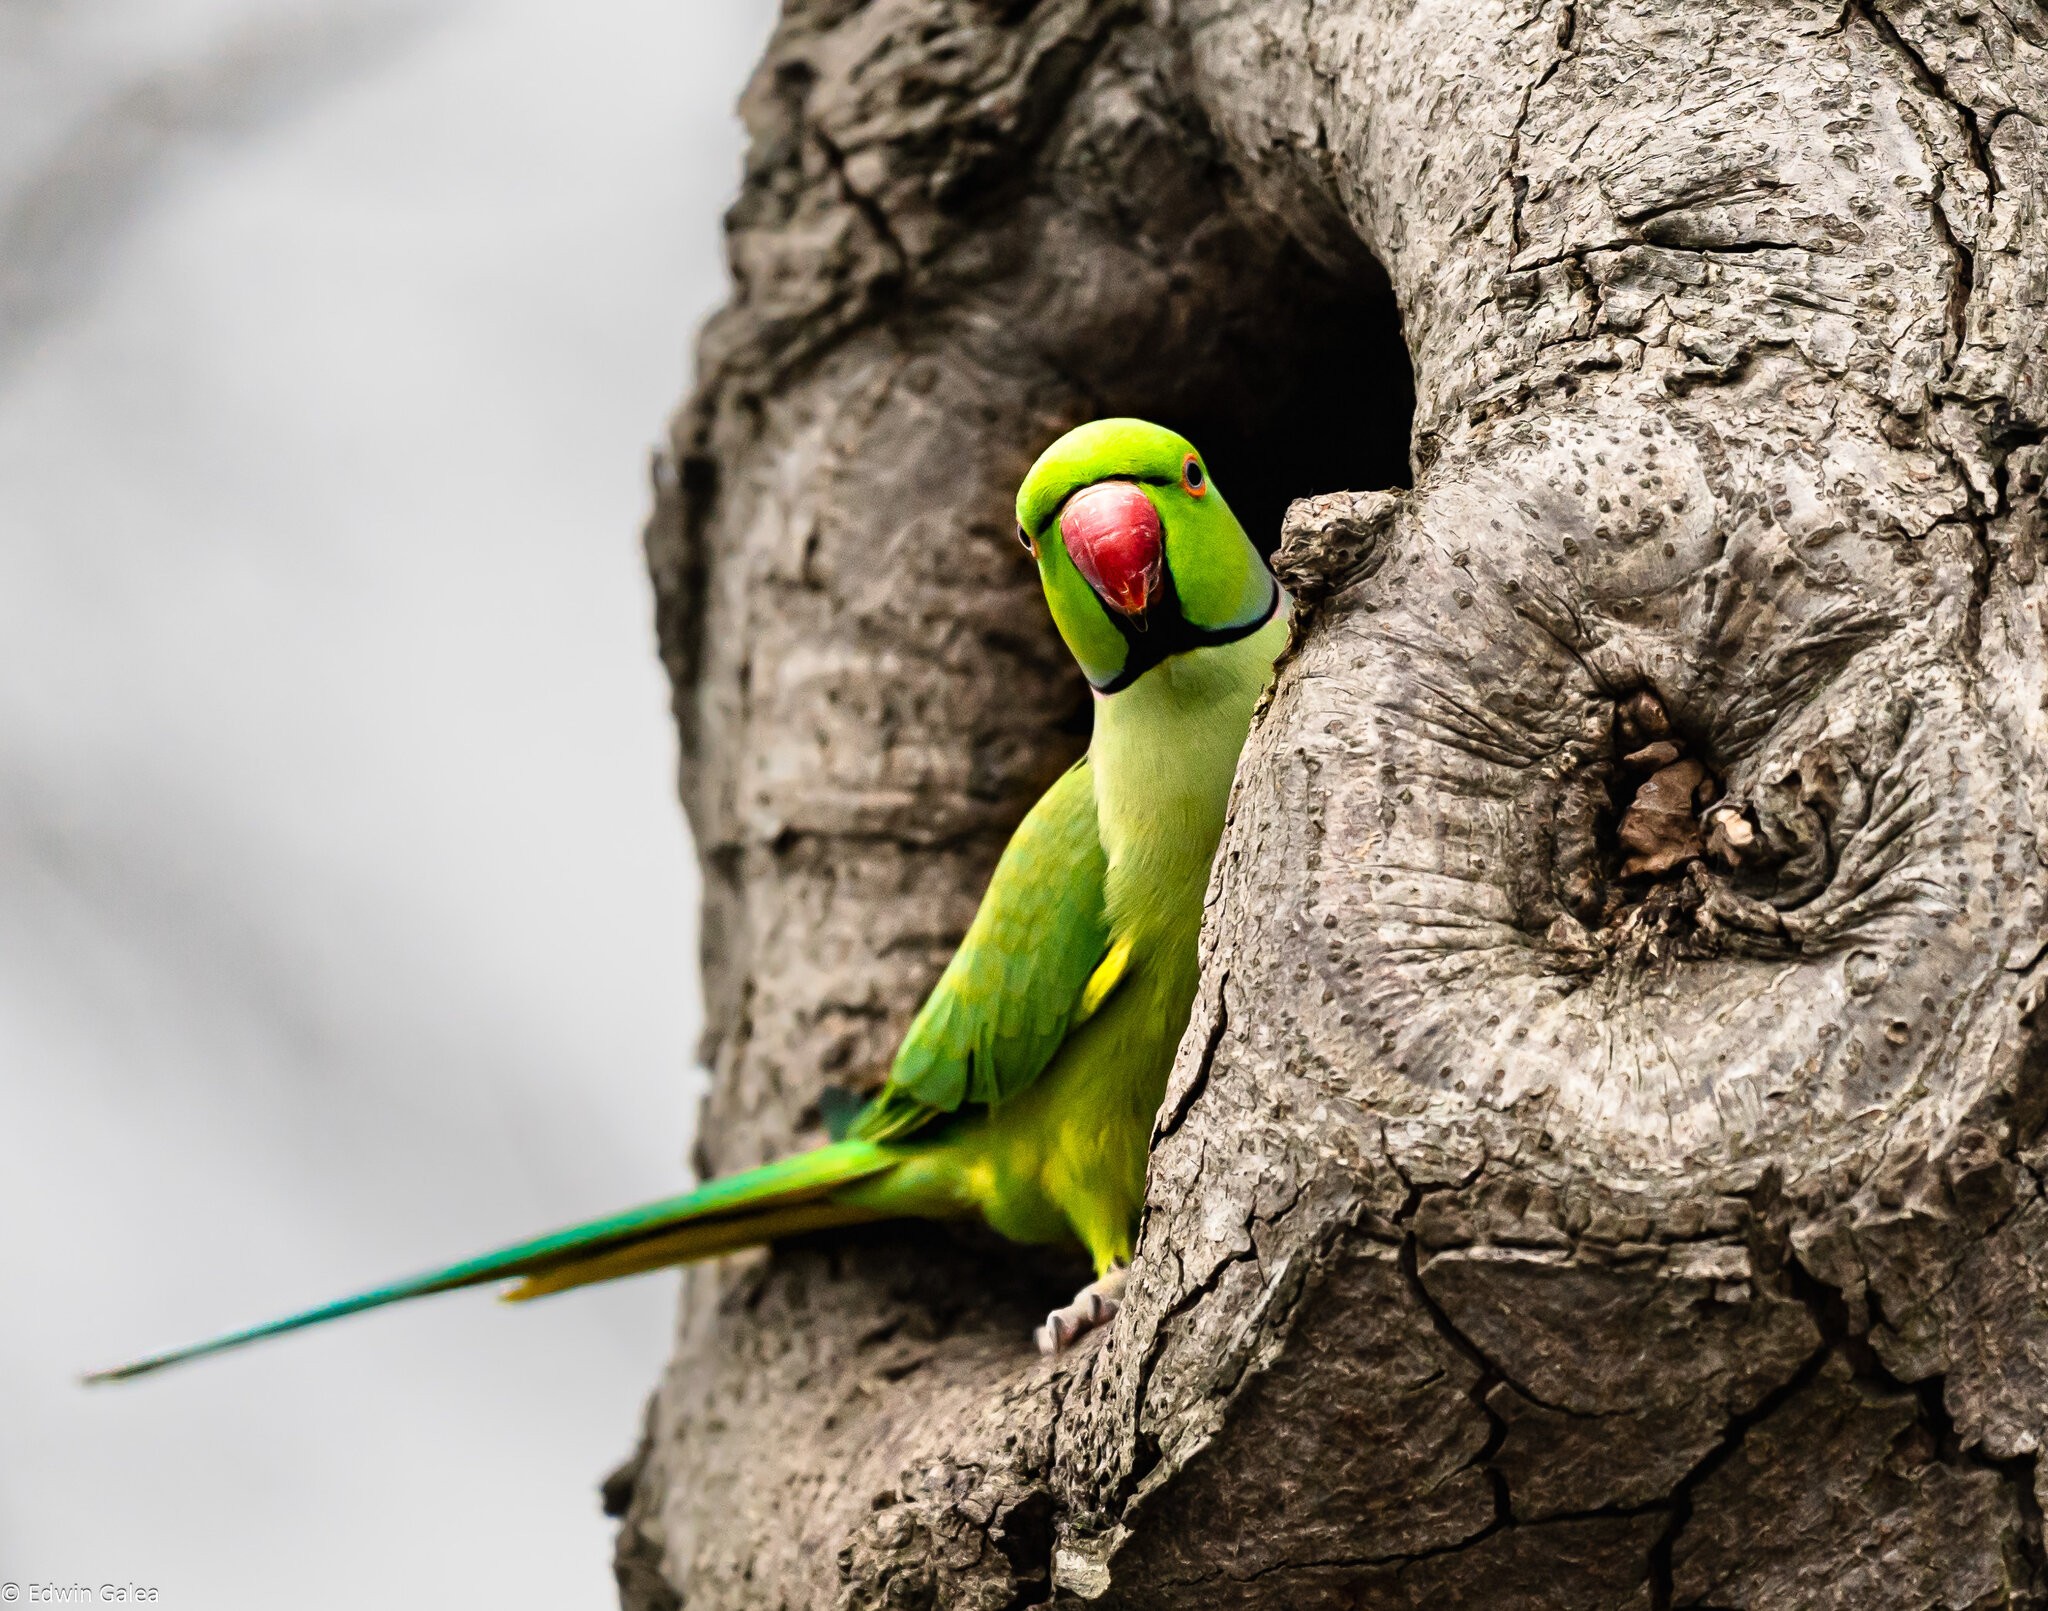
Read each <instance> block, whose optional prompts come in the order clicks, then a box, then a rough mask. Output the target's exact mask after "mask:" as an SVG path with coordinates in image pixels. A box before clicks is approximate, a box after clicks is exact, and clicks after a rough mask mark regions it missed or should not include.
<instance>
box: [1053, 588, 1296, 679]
mask: <svg viewBox="0 0 2048 1611" xmlns="http://www.w3.org/2000/svg"><path fill="white" fill-rule="evenodd" d="M1160 569H1161V573H1162V574H1161V576H1160V579H1159V589H1158V591H1157V593H1156V594H1155V595H1154V596H1153V599H1152V602H1151V604H1150V605H1149V606H1148V607H1147V608H1146V609H1145V610H1144V611H1143V613H1141V614H1139V615H1136V616H1129V615H1124V614H1121V613H1120V612H1118V611H1116V610H1104V611H1103V612H1102V613H1103V614H1104V615H1106V616H1108V617H1109V619H1110V621H1111V622H1112V623H1113V624H1114V625H1115V627H1116V629H1117V631H1119V632H1121V633H1122V634H1123V639H1124V646H1125V651H1126V652H1125V654H1124V663H1123V667H1122V669H1121V670H1119V671H1118V672H1117V674H1116V675H1115V676H1114V677H1112V678H1110V679H1109V680H1108V681H1107V682H1097V681H1096V680H1095V679H1094V678H1093V677H1090V678H1089V679H1088V685H1089V687H1091V688H1093V689H1094V690H1095V691H1096V692H1097V693H1098V694H1115V693H1121V692H1122V691H1123V690H1124V689H1126V688H1128V687H1130V685H1131V684H1132V683H1134V682H1136V681H1137V680H1138V679H1139V678H1140V677H1142V676H1144V675H1145V673H1146V672H1148V671H1150V670H1151V669H1152V668H1153V667H1154V666H1157V665H1159V664H1160V663H1161V662H1162V661H1165V660H1168V659H1170V658H1171V657H1172V656H1174V655H1177V654H1186V653H1187V652H1188V651H1189V650H1190V649H1214V648H1217V647H1219V646H1220V645H1222V644H1226V643H1236V642H1237V641H1238V640H1239V639H1241V638H1248V637H1250V636H1251V635H1252V634H1253V633H1254V632H1257V631H1258V630H1259V629H1260V628H1261V627H1263V626H1264V625H1265V624H1266V623H1267V622H1268V621H1270V620H1272V619H1273V612H1274V611H1276V610H1278V609H1279V608H1280V584H1279V583H1278V582H1276V581H1273V580H1272V578H1271V577H1268V578H1267V582H1266V585H1267V586H1268V587H1269V588H1270V589H1271V590H1272V591H1271V595H1270V596H1269V597H1268V598H1267V600H1266V607H1265V608H1264V609H1263V610H1261V611H1260V612H1259V613H1258V614H1257V615H1256V616H1254V617H1253V618H1252V619H1251V620H1249V621H1245V622H1242V623H1240V624H1239V625H1237V626H1229V627H1215V628H1210V627H1198V626H1196V625H1195V624H1194V623H1193V622H1191V621H1190V620H1188V618H1187V617H1186V616H1185V615H1183V614H1182V613H1181V608H1180V596H1179V595H1178V594H1177V593H1176V592H1175V591H1174V586H1173V567H1172V566H1170V565H1167V566H1161V567H1160Z"/></svg>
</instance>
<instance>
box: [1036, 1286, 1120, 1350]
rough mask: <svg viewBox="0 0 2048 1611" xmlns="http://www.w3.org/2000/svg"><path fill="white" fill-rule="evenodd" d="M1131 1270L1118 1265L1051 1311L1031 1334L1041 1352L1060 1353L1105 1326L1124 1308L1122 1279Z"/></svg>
mask: <svg viewBox="0 0 2048 1611" xmlns="http://www.w3.org/2000/svg"><path fill="white" fill-rule="evenodd" d="M1130 1273H1131V1272H1130V1270H1129V1269H1128V1268H1126V1267H1125V1266H1124V1265H1121V1264H1119V1265H1117V1266H1115V1267H1114V1268H1113V1269H1111V1270H1110V1272H1109V1274H1107V1275H1105V1276H1104V1277H1103V1278H1102V1279H1101V1280H1100V1281H1091V1282H1089V1283H1088V1285H1086V1286H1085V1287H1083V1288H1082V1289H1081V1290H1080V1291H1079V1292H1077V1293H1075V1294H1074V1301H1073V1302H1072V1303H1069V1304H1066V1305H1063V1306H1062V1307H1060V1308H1058V1309H1055V1310H1053V1312H1052V1313H1051V1314H1049V1315H1047V1316H1046V1317H1045V1324H1044V1325H1042V1326H1040V1327H1039V1328H1038V1329H1037V1330H1036V1331H1034V1332H1033V1333H1032V1334H1031V1335H1032V1338H1033V1340H1034V1341H1036V1342H1037V1344H1038V1351H1039V1352H1040V1353H1041V1354H1063V1353H1065V1352H1066V1351H1067V1350H1068V1349H1069V1348H1071V1347H1073V1346H1074V1343H1075V1342H1076V1340H1078V1339H1079V1338H1081V1337H1083V1336H1085V1335H1086V1334H1087V1333H1089V1332H1091V1331H1093V1330H1094V1329H1095V1328H1096V1327H1097V1326H1106V1325H1108V1324H1109V1323H1110V1322H1111V1321H1112V1320H1114V1319H1115V1318H1116V1312H1117V1310H1118V1309H1120V1308H1122V1307H1123V1301H1124V1282H1125V1280H1126V1279H1128V1278H1129V1276H1130Z"/></svg>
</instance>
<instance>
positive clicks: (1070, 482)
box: [88, 419, 1287, 1381]
mask: <svg viewBox="0 0 2048 1611" xmlns="http://www.w3.org/2000/svg"><path fill="white" fill-rule="evenodd" d="M1017 535H1018V537H1019V539H1020V540H1021V541H1022V542H1023V544H1024V546H1025V547H1026V548H1027V549H1028V550H1029V551H1030V552H1031V554H1032V555H1033V556H1034V557H1035V558H1036V560H1037V562H1038V571H1039V577H1040V579H1041V581H1042V582H1043V584H1044V588H1045V597H1046V601H1047V603H1048V604H1049V605H1050V606H1051V609H1052V615H1053V620H1054V622H1055V623H1056V624H1057V626H1058V628H1059V631H1060V635H1061V637H1062V638H1064V639H1065V640H1066V644H1067V647H1068V648H1069V649H1070V650H1072V651H1073V655H1074V658H1075V659H1076V660H1077V661H1078V662H1079V663H1080V666H1081V670H1082V671H1083V673H1085V674H1086V676H1087V679H1088V682H1089V684H1090V685H1091V687H1092V688H1093V690H1094V694H1095V727H1094V736H1093V738H1092V739H1091V741H1090V743H1089V746H1088V753H1087V754H1086V755H1085V756H1084V757H1083V758H1082V759H1081V760H1080V761H1079V762H1077V763H1076V764H1075V765H1074V766H1073V767H1072V768H1071V769H1070V770H1069V771H1067V773H1066V774H1065V775H1064V776H1062V777H1061V778H1060V779H1059V781H1058V782H1056V783H1055V784H1053V786H1052V787H1051V788H1050V789H1048V790H1047V791H1046V792H1045V794H1044V795H1043V797H1041V798H1040V800H1039V801H1038V803H1037V804H1036V805H1035V806H1033V807H1032V808H1031V810H1030V812H1029V813H1028V814H1027V815H1026V816H1025V818H1024V820H1023V822H1022V823H1021V824H1019V826H1018V828H1017V831H1016V833H1015V835H1014V836H1013V837H1012V838H1011V840H1010V843H1009V845H1008V847H1007V848H1006V849H1005V850H1004V852H1003V854H1002V857H1001V859H1000V860H999V861H998V862H997V864H996V870H995V874H994V876H993V877H992V878H991V879H990V881H989V886H988V890H987V893H986V894H985V895H984V896H983V897H982V901H981V906H980V909H979V911H978V912H977V913H976V914H975V918H974V922H973V924H972V925H971V926H970V927H969V929H968V931H967V935H966V937H965V939H963V940H962V941H961V943H960V948H959V950H958V951H956V952H955V953H954V955H953V958H952V961H951V962H950V963H949V964H948V966H947V968H946V970H945V972H944V973H943V974H942V975H941V977H940V979H939V982H938V984H937V986H936V987H935V988H934V989H933V991H932V993H931V996H930V997H929V998H928V999H927V1000H926V1002H925V1004H924V1006H923V1008H922V1010H920V1011H919V1013H918V1014H917V1017H916V1018H915V1020H914V1021H913V1022H912V1023H911V1026H910V1029H909V1032H908V1033H907V1034H906V1035H905V1036H904V1038H903V1043H902V1046H901V1047H900V1049H899V1050H898V1051H897V1053H896V1057H895V1061H894V1063H893V1065H892V1066H891V1068H890V1072H889V1078H888V1082H887V1083H886V1084H885V1085H884V1086H883V1087H882V1089H881V1090H880V1091H879V1092H878V1093H876V1095H875V1096H874V1097H873V1099H872V1100H870V1101H869V1102H868V1103H867V1104H866V1105H865V1106H864V1107H862V1108H861V1109H860V1110H859V1111H858V1112H857V1113H856V1114H853V1115H852V1116H851V1119H850V1122H849V1123H847V1124H846V1125H845V1126H844V1127H843V1130H842V1133H841V1134H840V1135H839V1137H838V1139H836V1140H834V1141H832V1142H830V1143H828V1144H827V1145H825V1146H822V1147H818V1148H816V1149H814V1150H812V1151H809V1152H805V1153H801V1154H798V1155H796V1156H794V1157H790V1158H785V1159H783V1160H781V1161H780V1162H776V1163H771V1164H767V1165H764V1166H763V1167H761V1168H758V1169H750V1170H747V1171H745V1172H743V1173H741V1174H736V1175H732V1176H729V1177H726V1178H724V1179H719V1180H713V1181H711V1182H709V1183H707V1184H705V1185H703V1186H700V1187H698V1188H697V1189H696V1190H695V1191H692V1192H687V1193H685V1194H683V1195H682V1196H680V1197H672V1198H669V1199H667V1200H665V1201H662V1202H657V1203H650V1204H648V1205H646V1206H645V1207H641V1208H634V1209H629V1210H627V1211H626V1212H624V1213H621V1214H615V1215H612V1216H610V1217H607V1218H604V1219H599V1220H594V1221H591V1222H590V1223H588V1224H584V1225H579V1226H576V1227H574V1228H573V1229H570V1230H565V1231H558V1232H556V1233H554V1234H553V1235H549V1236H542V1237H537V1238H535V1239H533V1240H531V1241H526V1242H520V1243H518V1244H516V1245H514V1246H511V1247H507V1248H502V1249H500V1250H498V1251H496V1252H493V1253H486V1254H484V1255H482V1256H481V1257H478V1258H473V1259H467V1260H465V1261H463V1262H462V1263H460V1264H453V1265H450V1266H448V1267H447V1268H445V1269H440V1270H435V1271H433V1272H431V1273H429V1274H426V1275H421V1276H416V1277H414V1278H412V1279H410V1280H405V1281H398V1282H394V1283H393V1284H391V1285H389V1286H383V1287H376V1288H373V1289H371V1290H370V1291H367V1292H363V1293H359V1294H357V1295H356V1296H354V1297H349V1298H343V1299H341V1300H339V1301H338V1302H335V1303H330V1304H325V1305H323V1306H321V1307H319V1308H316V1309H309V1310H306V1311H304V1312H303V1313H300V1314H295V1315H290V1316H287V1317H286V1318H284V1319H282V1320H276V1321H272V1322H270V1323H269V1324H267V1325H261V1326H254V1327H251V1328H249V1329H247V1330H245V1331H237V1332H232V1333H229V1334H228V1335H226V1336H223V1337H218V1338H215V1339H213V1340H212V1341H209V1342H204V1343H199V1344H196V1345H194V1346H192V1347H189V1348H181V1349H177V1350H175V1351H173V1352H170V1353H165V1354H157V1355H154V1356H152V1357H150V1358H147V1359H142V1360H138V1361H136V1362H135V1363H133V1364H129V1365H124V1366H121V1367H119V1368H118V1369H115V1370H111V1371H105V1372H101V1373H99V1374H98V1375H97V1376H94V1377H92V1378H88V1379H89V1380H95V1381H103V1380H114V1379H119V1378H123V1377H129V1376H138V1375H142V1374H144V1373H145V1372H148V1371H152V1370H157V1369H160V1368H161V1367H163V1366H165V1365H170V1364H175V1363H178V1362H180V1361H182V1360H187V1359H194V1358H197V1357H199V1356H201V1355H204V1354H211V1353H217V1352H219V1351H221V1350H223V1349H226V1348H232V1347H236V1346H238V1345H240V1344H242V1343H246V1342H253V1341H255V1340H257V1339H258V1338H262V1337H270V1336H276V1335H278V1334H279V1333H281V1332H287V1331H295V1330H297V1329H299V1328H301V1327H304V1326H310V1325H314V1324H317V1323H318V1322H320V1321H324V1320H332V1319H336V1318H339V1317H340V1316H342V1315H347V1314H353V1313H356V1312H357V1311H359V1310H363V1309H373V1308H376V1307H379V1306H380V1305H383V1304H387V1303H396V1302H398V1301H399V1300H401V1299H405V1298H414V1297H421V1296H424V1295H426V1294H428V1293H433V1292H447V1291H452V1290H454V1289H455V1288H457V1287H467V1286H475V1285H479V1284H482V1283H485V1282H494V1281H501V1280H506V1279H508V1278H509V1279H513V1280H515V1281H516V1282H517V1285H515V1286H514V1287H512V1288H511V1289H510V1291H509V1292H508V1293H507V1294H506V1295H507V1296H508V1297H511V1298H514V1299H523V1298H533V1297H539V1296H541V1295H543V1294H545V1293H550V1292H560V1291H563V1290H565V1289H567V1288H570V1287H577V1286H583V1285H586V1284H588V1283H590V1282H593V1281H606V1280H610V1279H611V1278H613V1277H615V1276H622V1275H631V1274H634V1273H636V1272H639V1271H644V1270H652V1269H657V1268H660V1267H662V1266H665V1265H670V1264H677V1263H683V1262H687V1261H689V1260H693V1259H703V1258H711V1257H714V1256H716V1255H718V1254H722V1253H729V1252H732V1251H734V1250H736V1249H739V1248H744V1247H751V1246H754V1245H757V1244H760V1243H764V1242H769V1241H773V1240H775V1239H776V1238H779V1237H784V1236H791V1235H796V1234H799V1233H802V1232H806V1231H814V1230H820V1229H824V1228H826V1227H830V1226H839V1225H848V1224H854V1223H857V1222H861V1221H869V1220H878V1219H889V1218H899V1217H924V1218H955V1217H967V1216H975V1215H978V1216H980V1217H981V1218H982V1219H984V1220H986V1221H987V1222H988V1224H989V1225H991V1226H992V1227H994V1229H996V1230H997V1231H999V1232H1001V1233H1002V1234H1003V1235H1005V1236H1008V1237H1010V1238H1012V1239H1014V1240H1016V1241H1020V1242H1041V1243H1042V1242H1059V1241H1078V1242H1079V1243H1080V1244H1081V1245H1082V1246H1083V1247H1085V1248H1086V1249H1087V1251H1088V1253H1089V1254H1090V1256H1091V1257H1092V1258H1093V1259H1094V1262H1095V1270H1096V1275H1097V1277H1098V1279H1097V1280H1096V1281H1095V1282H1094V1283H1093V1284H1092V1285H1091V1286H1089V1287H1087V1288H1084V1289H1083V1290H1082V1292H1081V1293H1080V1294H1079V1295H1078V1296H1077V1297H1076V1298H1075V1300H1074V1302H1072V1303H1070V1304H1067V1305H1065V1306H1063V1307H1062V1308H1060V1309H1056V1310H1054V1311H1053V1312H1052V1314H1051V1315H1049V1316H1048V1317H1047V1322H1046V1325H1045V1326H1044V1327H1042V1328H1041V1329H1040V1331H1039V1334H1038V1338H1039V1343H1040V1346H1041V1347H1042V1348H1045V1349H1046V1350H1048V1351H1057V1350H1058V1349H1060V1348H1062V1347H1064V1346H1065V1345H1066V1344H1067V1343H1068V1342H1069V1341H1070V1340H1071V1339H1072V1338H1073V1337H1074V1336H1075V1335H1076V1334H1078V1333H1079V1332H1080V1331H1083V1330H1085V1329H1087V1328H1088V1327H1089V1326H1090V1325H1093V1324H1096V1323H1099V1322H1100V1321H1102V1320H1104V1319H1106V1318H1107V1317H1108V1316H1109V1315H1111V1314H1113V1313H1114V1312H1115V1308H1116V1302H1117V1298H1118V1295H1119V1293H1120V1291H1121V1285H1122V1278H1123V1271H1124V1268H1125V1266H1126V1265H1127V1263H1128V1261H1129V1259H1130V1256H1131V1243H1132V1238H1133V1236H1134V1234H1135V1231H1136V1227H1137V1220H1138V1212H1139V1209H1140V1207H1141V1205H1142V1203H1143V1200H1144V1190H1145V1164H1146V1150H1147V1146H1148V1143H1149V1140H1150V1136H1151V1130H1152V1122H1153V1117H1154V1115H1155V1113H1156V1112H1157V1110H1158V1107H1159V1103H1160V1100H1161V1098H1162V1097H1163V1095H1164V1093H1165V1088H1166V1077H1167V1071H1168V1068H1169V1067H1170V1065H1171V1064H1172V1061H1173V1056H1174V1050H1175V1048H1176V1046H1177V1045H1178V1043H1179V1041H1180V1037H1181V1032H1182V1030H1183V1029H1184V1028H1185V1027H1186V1025H1187V1020H1188V1013H1189V1010H1190V1008H1191V1007H1192V1005H1193V1001H1194V993H1195V976H1196V941H1197V937H1198V930H1199V928H1200V924H1201V916H1202V898H1203V892H1204V888H1205V886H1206V884H1207V882H1208V877H1209V866H1210V862H1211V861H1212V860H1213V858H1214V856H1215V853H1216V845H1217V841H1218V839H1219V838H1220V836H1221V834H1222V830H1223V814H1224V808H1225V804H1226V802H1227V799H1228V796H1229V792H1230V784H1231V778H1232V776H1233V774H1234V773H1235V770H1236V767H1237V759H1238V752H1239V751H1240V750H1241V749H1242V748H1243V745H1244V740H1245V735H1246V732H1247V731H1248V729H1249V727H1250V723H1251V717H1252V709H1253V706H1254V704H1255V703H1256V701H1257V700H1258V697H1259V695H1260V693H1261V691H1262V690H1263V689H1264V688H1265V686H1266V683H1267V681H1268V680H1269V678H1270V677H1271V675H1272V670H1273V662H1274V658H1275V657H1276V656H1277V655H1278V653H1279V651H1280V648H1281V645H1282V644H1283V642H1284V641H1285V638H1286V633H1287V625H1286V614H1287V603H1286V598H1285V595H1284V594H1283V593H1282V591H1281V589H1280V587H1279V585H1278V583H1277V582H1275V580H1274V578H1273V575H1272V572H1271V571H1270V570H1269V569H1268V568H1267V566H1266V564H1265V561H1264V560H1263V558H1262V557H1261V556H1260V554H1259V551H1258V550H1257V549H1256V548H1254V547H1253V546H1252V543H1251V541H1250V539H1248V538H1247V537H1246V536H1245V533H1244V529H1243V527H1242V526H1240V525H1239V524H1238V521H1237V518H1236V517H1235V516H1234V515H1233V514H1232V513H1231V511H1230V506H1229V505H1228V504H1226V503H1225V502H1224V501H1223V496H1222V494H1221V493H1220V492H1218V491H1217V490H1216V488H1215V486H1214V485H1213V484H1212V482H1211V481H1210V479H1209V473H1208V469H1207V467H1206V465H1204V463H1203V461H1202V458H1201V455H1200V454H1198V453H1197V452H1196V451H1195V449H1194V448H1193V447H1192V446H1190V445H1189V443H1188V442H1187V441H1186V440H1184V439H1183V438H1182V437H1180V436H1177V435H1176V434H1174V433H1173V432H1172V431H1168V430H1164V429H1162V428H1161V427H1159V426H1156V425H1150V424H1147V423H1145V422H1144V421H1142V420H1133V419H1111V420H1098V421H1096V422H1094V423H1093V424H1089V425H1084V426H1081V427H1079V428H1078V429H1076V430H1073V431H1070V432H1069V433H1067V435H1065V436H1063V437H1061V438H1060V439H1059V440H1058V441H1057V442H1055V443H1054V444H1053V445H1052V446H1051V447H1049V448H1048V449H1046V451H1045V453H1044V454H1043V455H1041V457H1040V458H1039V460H1038V462H1037V463H1036V464H1035V465H1033V466H1032V468H1031V472H1030V474H1029V475H1027V476H1026V477H1025V479H1024V484H1023V487H1022V488H1021V489H1020V490H1019V492H1018V494H1017Z"/></svg>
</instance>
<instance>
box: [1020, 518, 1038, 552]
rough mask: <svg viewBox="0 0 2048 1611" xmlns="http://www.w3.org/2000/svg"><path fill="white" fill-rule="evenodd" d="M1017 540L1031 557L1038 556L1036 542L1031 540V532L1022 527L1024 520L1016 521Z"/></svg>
mask: <svg viewBox="0 0 2048 1611" xmlns="http://www.w3.org/2000/svg"><path fill="white" fill-rule="evenodd" d="M1017 542H1018V545H1019V546H1020V547H1022V548H1023V550H1024V552H1025V553H1027V554H1029V555H1030V556H1031V557H1032V558H1033V559H1036V558H1037V557H1038V544H1036V543H1034V542H1033V541H1032V540H1031V533H1030V532H1028V531H1026V530H1025V529H1024V522H1023V521H1021V520H1020V521H1018V522H1017Z"/></svg>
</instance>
